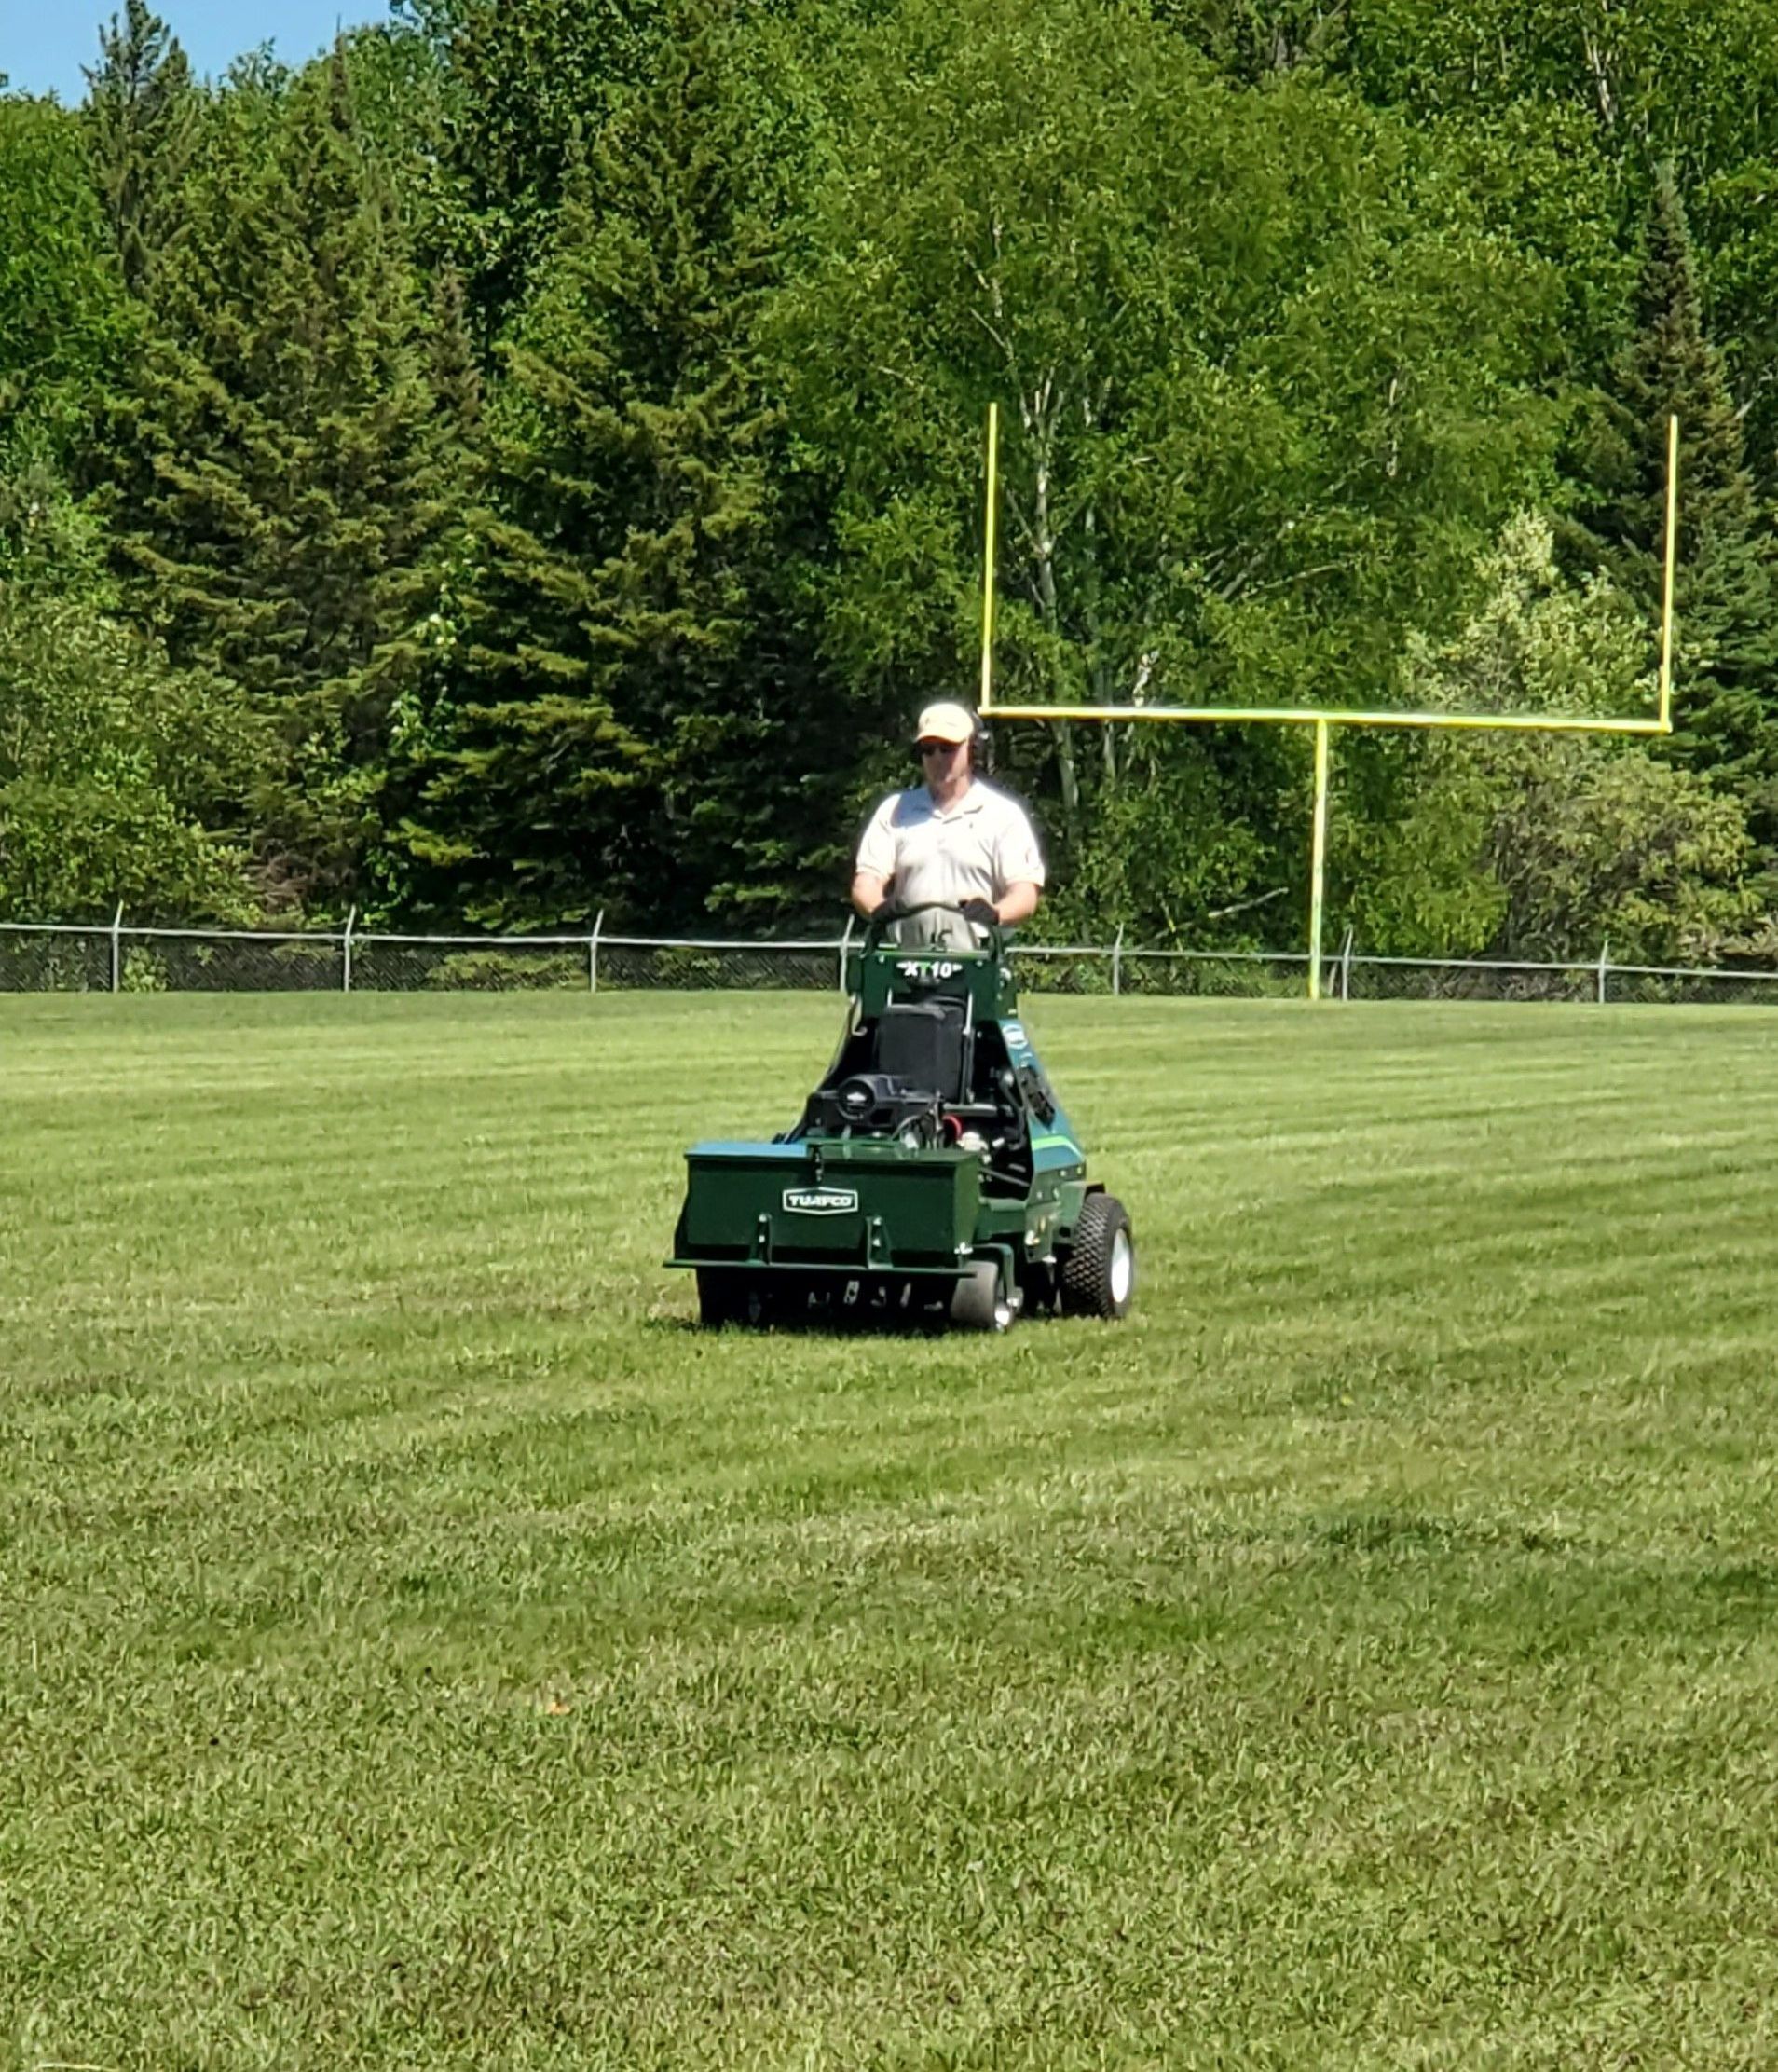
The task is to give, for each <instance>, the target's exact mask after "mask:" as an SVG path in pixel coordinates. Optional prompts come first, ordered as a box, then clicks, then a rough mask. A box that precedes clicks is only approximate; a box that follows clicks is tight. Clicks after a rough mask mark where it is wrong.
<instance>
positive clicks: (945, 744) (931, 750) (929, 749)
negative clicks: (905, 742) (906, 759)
mask: <svg viewBox="0 0 1778 2072" xmlns="http://www.w3.org/2000/svg"><path fill="white" fill-rule="evenodd" d="M962 747H963V743H962V742H961V741H916V742H915V743H914V753H915V755H921V756H925V755H949V754H950V753H951V750H952V749H953V748H962Z"/></svg>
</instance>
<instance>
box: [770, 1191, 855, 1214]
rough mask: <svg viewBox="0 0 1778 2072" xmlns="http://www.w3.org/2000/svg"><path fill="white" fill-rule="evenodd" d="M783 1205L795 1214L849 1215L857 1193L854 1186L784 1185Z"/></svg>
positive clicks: (853, 1207) (852, 1209) (853, 1208)
mask: <svg viewBox="0 0 1778 2072" xmlns="http://www.w3.org/2000/svg"><path fill="white" fill-rule="evenodd" d="M784 1205H785V1207H786V1209H788V1210H790V1211H791V1213H792V1214H795V1215H850V1214H852V1212H853V1211H854V1210H855V1208H856V1207H857V1206H858V1194H857V1189H856V1188H855V1187H786V1189H785V1190H784Z"/></svg>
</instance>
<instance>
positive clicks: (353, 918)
mask: <svg viewBox="0 0 1778 2072" xmlns="http://www.w3.org/2000/svg"><path fill="white" fill-rule="evenodd" d="M357 925H358V909H357V908H356V907H354V908H353V909H352V911H351V912H350V913H349V914H348V915H347V916H346V933H345V934H344V935H343V936H341V938H340V947H341V949H343V950H344V951H345V953H346V954H345V956H344V957H343V958H342V959H341V962H340V967H339V990H340V991H341V992H342V993H349V992H350V991H351V990H352V930H353V928H354V927H355V926H357Z"/></svg>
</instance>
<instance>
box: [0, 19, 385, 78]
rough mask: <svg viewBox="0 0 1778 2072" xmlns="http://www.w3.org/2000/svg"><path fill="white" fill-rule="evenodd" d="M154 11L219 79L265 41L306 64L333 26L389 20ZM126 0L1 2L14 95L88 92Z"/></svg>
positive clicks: (4, 55) (4, 60)
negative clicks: (91, 67)
mask: <svg viewBox="0 0 1778 2072" xmlns="http://www.w3.org/2000/svg"><path fill="white" fill-rule="evenodd" d="M154 6H155V12H156V13H157V14H158V15H159V16H160V18H161V19H162V21H166V22H167V23H168V24H169V25H170V26H171V29H172V32H173V34H175V35H176V36H177V37H178V38H179V40H180V42H181V43H183V44H184V45H185V51H186V55H187V56H188V57H189V58H190V59H191V62H192V68H193V70H194V71H196V72H199V73H211V74H214V73H218V72H221V71H222V70H223V69H224V67H225V66H226V64H227V63H228V62H229V60H230V59H231V58H237V57H239V55H240V53H241V52H242V51H243V50H252V49H253V48H256V47H257V46H258V45H260V44H262V43H269V44H271V45H272V47H273V48H274V49H275V51H276V53H277V55H278V56H279V57H280V58H281V59H282V60H283V61H284V62H285V63H286V64H300V63H301V62H303V60H304V59H305V58H310V57H313V56H314V54H315V52H316V51H317V50H320V49H322V48H325V46H326V45H328V44H329V43H331V42H332V41H333V38H334V31H335V28H347V29H350V28H353V27H355V26H356V25H357V24H358V23H359V22H361V21H385V20H387V19H388V15H389V7H388V6H387V4H386V0H154ZM122 10H123V0H0V72H4V73H7V74H9V75H10V76H11V81H12V85H13V88H14V89H15V91H20V92H24V93H48V92H49V91H50V90H51V89H53V90H54V91H56V92H57V93H59V94H60V95H61V96H62V99H63V100H64V101H66V102H75V101H78V100H79V99H80V98H81V97H82V95H83V94H84V93H85V92H86V90H87V83H86V81H85V80H84V79H83V78H82V77H81V75H80V68H81V66H82V65H83V64H92V63H94V62H96V61H97V59H98V55H99V31H100V29H101V27H102V26H103V24H104V23H105V22H107V21H110V19H111V17H112V16H113V15H114V14H118V13H121V12H122Z"/></svg>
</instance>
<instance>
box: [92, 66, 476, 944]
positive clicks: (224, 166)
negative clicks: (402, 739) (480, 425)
mask: <svg viewBox="0 0 1778 2072" xmlns="http://www.w3.org/2000/svg"><path fill="white" fill-rule="evenodd" d="M224 98H225V101H226V100H227V99H228V98H229V97H228V96H225V97H224ZM265 113H266V111H265V110H264V109H257V108H246V107H241V108H227V107H226V108H224V109H223V110H221V111H220V113H219V115H218V117H217V119H216V122H215V125H214V128H215V130H216V131H217V132H218V133H217V134H216V135H214V136H212V138H211V139H210V140H209V143H210V159H209V162H208V163H207V164H206V166H205V168H204V170H203V174H202V177H201V179H200V180H199V181H198V183H197V189H198V192H197V196H196V207H197V210H198V217H197V220H195V221H194V226H193V229H194V234H193V236H192V237H191V238H190V239H189V240H187V241H186V242H185V244H184V245H183V246H182V247H181V249H180V250H179V251H178V253H177V254H174V255H172V256H171V258H170V259H169V261H168V264H167V265H166V267H165V268H164V269H163V272H162V276H161V279H160V281H159V284H158V292H157V315H158V317H159V320H160V329H159V332H158V333H157V336H156V337H155V338H154V340H153V341H152V343H151V345H150V347H149V349H148V350H147V351H146V352H145V354H144V360H143V364H142V365H141V367H140V368H139V370H138V373H137V377H136V378H135V380H134V382H133V383H132V384H131V387H130V392H129V393H128V394H127V395H126V396H125V397H124V398H123V399H122V402H121V404H120V406H119V410H118V413H117V419H116V424H115V426H114V437H115V443H116V448H117V457H116V464H115V467H114V478H113V482H112V485H111V498H110V501H111V508H112V511H113V515H114V524H115V527H116V535H117V540H118V545H119V549H120V553H121V556H122V557H123V560H124V562H125V564H126V566H127V567H128V569H130V573H131V575H132V578H133V581H132V584H131V594H132V596H133V598H134V600H135V602H136V605H137V607H138V609H139V611H141V612H142V614H143V615H144V617H145V618H146V619H147V620H148V621H149V622H150V623H151V624H153V625H154V626H155V628H156V629H157V631H158V632H160V633H161V634H162V635H163V637H164V638H165V639H166V640H167V642H168V645H169V648H170V650H171V653H172V656H173V659H174V660H175V661H176V662H179V663H193V664H201V665H204V666H210V667H213V668H216V669H219V670H221V671H223V672H224V673H226V675H227V676H229V677H230V678H231V679H234V680H235V681H236V682H238V683H239V684H241V685H242V686H243V687H244V688H245V689H246V690H247V691H248V693H250V694H251V696H252V697H253V700H254V702H255V704H256V706H257V707H259V709H260V710H262V711H263V712H265V713H267V715H269V716H270V717H271V718H272V719H273V720H275V722H276V724H277V727H278V729H279V732H280V735H281V738H282V739H283V742H284V744H285V749H286V764H285V770H284V774H283V775H282V778H281V780H280V782H279V783H278V785H277V786H276V787H275V788H274V789H273V790H272V792H271V794H270V795H268V796H267V799H266V800H265V801H264V802H263V803H262V811H263V816H264V819H263V826H262V836H261V848H262V864H263V867H264V869H265V871H266V873H267V889H268V892H269V893H271V894H272V895H273V896H276V897H285V898H294V899H309V900H319V901H321V902H331V903H334V904H339V903H342V902H343V901H344V900H345V899H348V898H349V897H353V896H355V894H356V890H357V885H356V879H355V872H356V867H357V860H358V858H359V856H360V854H361V852H362V846H363V844H364V843H365V842H366V841H367V840H368V839H370V838H371V836H372V835H373V834H374V832H375V826H376V807H375V801H376V790H377V787H378V785H379V783H380V776H381V767H382V762H383V757H384V752H385V748H386V741H387V720H388V713H389V707H390V700H391V697H392V695H393V693H394V692H395V690H396V689H397V688H398V684H399V680H400V676H401V671H402V669H403V666H405V664H406V661H407V658H408V656H409V655H410V653H411V641H410V638H409V637H410V635H411V633H412V630H413V627H414V624H415V622H416V621H417V618H418V617H419V616H420V615H421V613H422V611H423V606H424V601H425V595H426V589H427V585H428V583H429V582H430V581H431V554H432V548H433V544H434V542H435V541H436V539H437V538H438V536H439V533H440V531H441V529H442V528H443V525H444V520H445V509H446V507H447V502H448V496H447V489H448V483H447V476H446V472H445V469H446V462H447V460H448V456H449V449H450V438H449V424H448V422H445V423H443V424H442V423H441V421H440V419H439V416H438V411H437V406H436V397H435V393H434V389H433V384H432V380H431V375H430V370H429V365H428V340H427V335H426V334H427V324H426V320H425V316H424V311H423V302H422V298H421V295H420V292H419V288H418V283H417V279H416V276H415V273H414V269H413V268H412V265H411V263H410V261H409V258H408V255H407V252H406V249H405V246H404V242H403V234H402V230H401V226H400V222H399V219H398V215H397V212H396V210H395V208H394V206H393V203H392V199H391V197H390V194H389V192H388V191H387V187H386V185H385V182H384V180H383V177H382V175H381V174H380V172H378V170H377V168H376V164H375V163H374V162H373V161H372V160H371V159H370V158H368V157H367V155H366V154H365V153H364V152H363V151H362V150H361V148H360V146H359V140H358V137H357V134H356V130H355V125H354V120H353V116H352V103H351V94H350V82H349V77H348V75H347V68H346V61H345V57H344V54H343V52H341V51H335V54H334V57H333V58H332V59H331V60H330V61H329V62H326V63H324V64H322V65H320V66H318V67H316V68H314V69H313V70H312V71H311V73H310V74H308V75H306V76H305V77H304V78H303V79H301V80H300V81H298V82H297V84H296V86H295V87H294V89H293V90H292V91H291V92H290V93H289V94H288V96H287V97H286V98H285V100H284V101H283V103H282V104H281V105H280V107H279V108H278V109H277V110H276V114H277V117H278V120H277V124H276V127H275V128H274V129H273V130H272V132H271V138H270V148H269V150H264V149H263V148H262V145H263V135H262V132H263V124H264V117H265Z"/></svg>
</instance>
